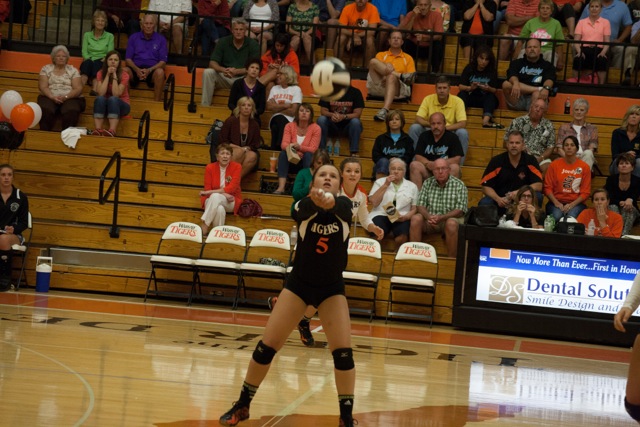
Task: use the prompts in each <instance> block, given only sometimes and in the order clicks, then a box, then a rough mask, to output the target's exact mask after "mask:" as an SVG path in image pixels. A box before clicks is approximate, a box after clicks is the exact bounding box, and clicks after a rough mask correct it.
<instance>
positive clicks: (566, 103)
mask: <svg viewBox="0 0 640 427" xmlns="http://www.w3.org/2000/svg"><path fill="white" fill-rule="evenodd" d="M564 113H565V114H571V98H569V97H567V100H566V101H564Z"/></svg>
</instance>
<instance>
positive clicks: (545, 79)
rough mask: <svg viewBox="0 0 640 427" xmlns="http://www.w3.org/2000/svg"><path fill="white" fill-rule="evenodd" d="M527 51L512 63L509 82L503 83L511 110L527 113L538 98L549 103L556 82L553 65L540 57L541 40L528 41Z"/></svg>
mask: <svg viewBox="0 0 640 427" xmlns="http://www.w3.org/2000/svg"><path fill="white" fill-rule="evenodd" d="M525 49H526V51H525V56H524V57H522V58H519V59H515V60H513V61H511V64H509V69H508V70H507V80H505V81H504V82H503V83H502V91H503V92H504V96H505V100H506V101H507V107H509V108H510V109H511V110H518V111H527V110H529V108H530V106H531V104H532V103H533V102H534V101H535V100H537V99H538V98H541V99H543V100H545V101H548V99H549V96H550V95H551V94H552V93H553V86H554V84H555V81H556V70H555V68H554V66H553V64H551V63H550V62H549V61H546V60H544V59H543V58H542V56H541V55H540V40H539V39H529V40H527V43H526V44H525Z"/></svg>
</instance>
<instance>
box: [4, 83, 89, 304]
mask: <svg viewBox="0 0 640 427" xmlns="http://www.w3.org/2000/svg"><path fill="white" fill-rule="evenodd" d="M78 78H80V76H78ZM0 177H1V178H2V179H0V194H2V200H3V203H2V204H1V205H0V206H1V207H0V211H1V212H2V213H1V214H0V217H1V218H2V222H0V227H2V230H3V231H4V233H2V234H0V292H6V291H8V290H9V289H11V253H12V247H13V246H14V245H22V244H24V238H23V237H22V232H23V231H24V230H26V229H27V228H29V200H28V199H27V196H26V194H24V193H23V192H22V191H20V190H19V189H17V188H16V187H14V186H13V167H12V166H11V165H8V164H6V163H5V164H2V165H0Z"/></svg>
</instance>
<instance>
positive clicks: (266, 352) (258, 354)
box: [253, 340, 276, 365]
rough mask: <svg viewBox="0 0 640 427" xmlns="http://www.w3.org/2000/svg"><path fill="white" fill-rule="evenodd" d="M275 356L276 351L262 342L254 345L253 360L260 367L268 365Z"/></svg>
mask: <svg viewBox="0 0 640 427" xmlns="http://www.w3.org/2000/svg"><path fill="white" fill-rule="evenodd" d="M275 355H276V350H275V349H273V348H271V347H269V346H268V345H266V344H265V343H263V342H262V340H260V342H259V343H258V345H256V349H255V350H253V360H255V361H256V363H258V364H260V365H268V364H269V363H271V361H272V360H273V357H274V356H275Z"/></svg>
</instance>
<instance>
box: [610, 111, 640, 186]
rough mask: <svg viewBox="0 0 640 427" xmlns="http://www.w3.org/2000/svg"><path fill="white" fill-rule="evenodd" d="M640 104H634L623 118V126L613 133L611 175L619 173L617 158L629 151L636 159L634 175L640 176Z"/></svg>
mask: <svg viewBox="0 0 640 427" xmlns="http://www.w3.org/2000/svg"><path fill="white" fill-rule="evenodd" d="M639 129H640V105H637V104H635V105H632V106H631V107H629V109H628V110H627V112H626V113H625V114H624V117H623V118H622V126H620V128H618V129H615V130H614V131H613V132H612V133H611V157H612V161H611V166H609V172H610V174H611V175H614V174H616V173H618V166H617V165H616V162H615V160H616V158H617V157H618V156H619V155H620V154H622V153H628V154H629V155H630V156H631V157H632V158H633V160H634V164H633V172H632V173H633V175H635V176H637V177H640V156H639V155H640V134H639V132H638V130H639Z"/></svg>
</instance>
